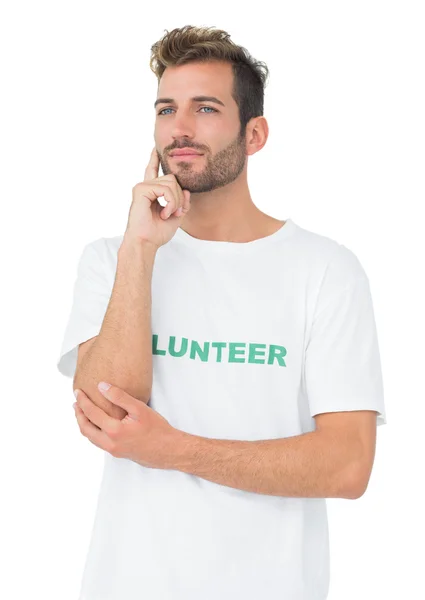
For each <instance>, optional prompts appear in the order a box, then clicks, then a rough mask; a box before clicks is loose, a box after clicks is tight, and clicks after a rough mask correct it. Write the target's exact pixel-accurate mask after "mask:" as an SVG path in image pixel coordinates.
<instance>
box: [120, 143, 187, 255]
mask: <svg viewBox="0 0 425 600" xmlns="http://www.w3.org/2000/svg"><path fill="white" fill-rule="evenodd" d="M158 171H159V155H158V153H157V151H156V148H155V147H154V148H153V150H152V153H151V156H150V160H149V163H148V165H147V167H146V170H145V178H144V180H143V182H141V183H137V184H136V185H135V186H134V188H133V201H132V203H131V207H130V212H129V216H128V222H127V229H126V231H125V238H126V239H132V240H138V241H140V242H149V243H151V244H152V245H153V246H155V247H156V248H159V247H160V246H162V245H163V244H166V243H167V242H168V241H169V240H170V239H171V238H172V237H173V236H174V234H175V232H176V230H177V228H178V227H180V225H181V223H182V219H184V217H185V215H186V214H187V213H188V212H189V210H190V192H189V191H188V190H182V188H181V187H180V185H179V184H178V182H177V179H176V176H175V175H173V174H172V173H170V174H169V175H163V176H162V177H158ZM160 196H164V198H165V200H167V202H168V204H167V206H164V207H163V206H161V205H160V204H159V202H158V201H157V198H159V197H160Z"/></svg>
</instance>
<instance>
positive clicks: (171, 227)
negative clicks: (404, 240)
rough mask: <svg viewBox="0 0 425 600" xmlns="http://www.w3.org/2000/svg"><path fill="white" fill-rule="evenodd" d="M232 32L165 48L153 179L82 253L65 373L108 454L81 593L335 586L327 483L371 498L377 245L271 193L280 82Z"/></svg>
mask: <svg viewBox="0 0 425 600" xmlns="http://www.w3.org/2000/svg"><path fill="white" fill-rule="evenodd" d="M224 33H225V32H221V31H220V30H219V31H215V30H210V29H202V28H195V27H189V26H188V27H185V28H182V29H180V30H179V29H177V30H173V31H172V32H171V33H168V34H167V35H166V36H165V37H164V38H163V39H162V40H161V41H160V42H158V43H157V44H156V45H154V46H153V47H152V52H153V57H154V58H155V60H156V63H154V62H153V61H152V63H151V64H155V65H156V66H155V72H156V74H157V76H158V82H159V85H158V93H157V98H156V101H155V112H156V118H155V133H154V138H155V147H154V149H153V151H152V154H151V157H150V160H149V163H148V166H147V167H146V170H145V175H144V180H143V182H140V183H138V184H136V185H135V186H134V188H133V202H132V205H131V208H130V213H129V218H128V223H127V228H126V231H125V233H124V235H120V236H117V237H113V238H100V239H98V240H95V241H94V242H91V243H89V244H87V246H86V247H85V248H84V250H83V253H82V257H81V259H80V263H79V267H78V277H77V281H76V283H75V288H74V303H73V307H72V311H71V315H70V319H69V322H68V326H67V329H66V332H65V336H64V340H63V344H62V349H61V354H60V359H59V362H58V368H59V370H60V371H61V372H62V373H63V374H65V375H67V376H74V389H75V390H78V393H77V398H78V401H77V406H76V418H77V422H78V426H79V427H80V431H81V433H82V434H83V435H84V436H85V437H86V438H87V439H88V440H89V441H90V442H91V443H92V444H94V445H96V446H98V447H99V448H101V449H103V450H104V452H105V454H104V456H105V466H104V474H103V480H102V485H101V489H100V494H99V503H98V507H97V513H96V520H95V525H94V528H93V534H92V539H91V544H90V548H89V552H88V557H87V563H86V568H85V571H84V577H83V582H82V590H81V596H80V600H100V599H102V600H103V599H104V600H106V599H107V600H136V599H140V598H149V600H183V599H184V600H195V599H196V600H200V599H202V600H212V599H214V600H216V599H218V598H220V599H221V600H234V599H235V598H243V599H244V600H251V599H252V600H253V599H254V598H255V599H257V598H258V597H260V595H261V597H263V598H266V599H267V600H275V599H276V600H277V599H282V600H324V599H325V598H326V597H327V594H328V588H329V547H328V528H327V513H326V498H327V497H334V498H350V499H354V498H359V497H360V496H361V495H362V494H363V493H364V492H365V490H366V487H367V484H368V481H369V478H370V474H371V470H372V465H373V459H374V453H375V439H376V426H377V425H380V424H383V423H385V422H386V416H385V408H384V399H383V386H382V375H381V366H380V358H379V350H378V342H377V333H376V327H375V320H374V313H373V306H372V299H371V295H370V289H369V282H368V278H367V276H366V273H365V271H364V269H363V268H362V266H361V264H360V263H359V261H358V259H357V257H356V256H355V255H354V253H353V252H352V251H351V250H349V249H348V248H346V247H345V246H343V245H341V244H339V243H337V242H336V241H334V240H331V239H329V238H327V237H324V236H321V235H319V234H316V233H313V232H311V231H308V230H306V229H304V228H302V227H300V226H299V225H297V224H296V223H295V222H294V221H293V220H292V219H286V220H285V221H279V220H277V219H274V218H273V217H271V216H269V215H267V214H265V213H263V212H262V211H260V210H259V209H258V208H257V207H256V206H255V204H254V202H253V201H252V199H251V196H250V193H249V188H248V184H247V166H248V161H247V157H248V156H250V155H253V154H255V153H256V152H258V151H259V150H261V148H262V147H263V146H264V145H265V143H266V141H267V137H268V126H267V121H266V119H265V118H264V116H263V115H262V97H263V96H262V95H263V85H264V79H263V78H262V76H261V74H260V68H259V65H258V63H255V62H254V61H253V59H252V58H250V57H248V58H247V55H246V53H245V52H243V51H242V49H241V48H240V47H237V46H235V45H233V43H232V42H230V41H229V40H228V39H227V38H226V36H225V35H224ZM195 42H196V43H195ZM194 48H196V49H197V51H196V52H195V51H194ZM205 49H207V50H208V53H207V56H208V60H205V55H206V54H205V52H206V50H205ZM182 57H186V59H185V61H183V60H182ZM185 151H186V153H185ZM187 152H192V153H194V152H195V153H196V154H192V155H189V154H187ZM160 164H161V166H162V169H163V172H164V175H163V176H158V172H159V165H160ZM273 185H274V186H275V188H276V192H277V193H278V189H279V186H278V179H277V178H276V177H274V178H273ZM158 198H162V203H163V204H165V203H166V205H165V206H162V204H160V203H159V202H158ZM100 382H106V383H108V384H112V386H111V387H109V389H107V390H103V391H102V390H101V389H100V387H98V384H99V383H100Z"/></svg>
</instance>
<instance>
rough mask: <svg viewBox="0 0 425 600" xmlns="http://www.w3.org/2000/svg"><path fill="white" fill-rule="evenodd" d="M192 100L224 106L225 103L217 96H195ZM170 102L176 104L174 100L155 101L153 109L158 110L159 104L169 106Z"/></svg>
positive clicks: (160, 99)
mask: <svg viewBox="0 0 425 600" xmlns="http://www.w3.org/2000/svg"><path fill="white" fill-rule="evenodd" d="M191 100H192V102H215V103H216V104H221V106H224V104H223V102H222V101H221V100H219V99H218V98H216V97H215V96H194V97H193V98H191ZM169 102H175V100H174V98H158V99H157V100H155V104H154V105H153V107H154V108H156V107H157V106H158V104H168V103H169Z"/></svg>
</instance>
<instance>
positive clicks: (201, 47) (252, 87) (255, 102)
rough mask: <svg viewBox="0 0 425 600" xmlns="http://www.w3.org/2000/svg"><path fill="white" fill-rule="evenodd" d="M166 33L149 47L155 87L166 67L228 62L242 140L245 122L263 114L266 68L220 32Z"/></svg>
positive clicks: (189, 29) (199, 29)
mask: <svg viewBox="0 0 425 600" xmlns="http://www.w3.org/2000/svg"><path fill="white" fill-rule="evenodd" d="M165 32H166V33H165V34H164V35H163V37H162V38H161V39H160V40H158V41H157V42H155V44H153V46H152V47H151V58H150V63H149V64H150V68H151V70H152V71H153V72H154V73H155V75H156V77H157V79H158V84H159V81H160V79H161V77H162V75H163V73H164V71H165V69H166V68H167V67H169V66H177V65H183V64H187V63H189V62H208V61H225V62H229V63H230V64H231V65H232V70H233V87H232V97H233V99H234V100H235V102H236V104H237V105H238V108H239V120H240V135H241V136H242V137H243V136H245V130H246V125H247V123H248V121H249V120H250V119H252V118H253V117H258V116H262V115H263V112H264V88H265V86H266V84H267V79H268V76H269V69H268V68H267V66H266V64H265V63H264V62H261V61H257V60H255V59H254V58H253V57H252V56H251V55H250V54H249V52H248V51H247V50H246V49H245V48H243V47H242V46H238V45H236V44H235V43H234V42H232V41H231V40H230V34H228V33H227V32H226V31H223V30H222V29H215V28H214V27H195V26H193V25H185V26H184V27H181V28H176V29H173V30H172V31H167V30H165Z"/></svg>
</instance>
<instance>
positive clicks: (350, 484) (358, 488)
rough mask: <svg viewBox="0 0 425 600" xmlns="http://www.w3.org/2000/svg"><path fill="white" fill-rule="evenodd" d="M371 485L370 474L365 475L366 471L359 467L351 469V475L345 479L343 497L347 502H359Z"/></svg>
mask: <svg viewBox="0 0 425 600" xmlns="http://www.w3.org/2000/svg"><path fill="white" fill-rule="evenodd" d="M368 484H369V474H367V475H366V474H365V472H364V469H360V468H358V467H356V468H353V467H352V468H351V469H350V475H349V476H348V477H346V479H345V485H344V486H343V492H342V495H341V497H342V498H345V499H347V500H358V499H359V498H361V497H362V496H363V495H364V493H365V492H366V490H367V487H368Z"/></svg>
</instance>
